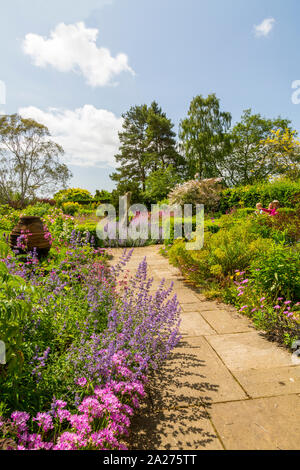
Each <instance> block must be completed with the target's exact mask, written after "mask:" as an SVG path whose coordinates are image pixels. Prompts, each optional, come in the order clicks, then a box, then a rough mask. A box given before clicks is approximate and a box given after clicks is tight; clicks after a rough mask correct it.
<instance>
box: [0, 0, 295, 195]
mask: <svg viewBox="0 0 300 470" xmlns="http://www.w3.org/2000/svg"><path fill="white" fill-rule="evenodd" d="M299 15H300V3H299V2H298V1H297V0H286V1H285V2H283V1H282V0H260V1H259V0H251V2H250V1H247V2H246V1H245V0H151V1H149V0H80V1H79V0H73V1H72V0H59V1H58V0H52V2H44V1H42V0H26V2H25V1H24V0H11V1H10V2H6V3H5V4H2V6H1V17H0V48H1V49H0V50H1V67H0V80H1V81H3V82H5V84H6V89H7V92H6V103H5V104H2V105H1V103H0V108H1V109H2V110H4V111H5V112H6V113H14V112H17V111H18V112H21V113H22V114H23V115H24V116H31V117H34V118H36V119H39V120H40V121H41V122H44V123H45V124H46V125H48V127H49V129H50V131H51V133H52V135H53V136H54V137H55V139H56V140H57V141H59V142H60V143H62V144H63V146H64V147H65V150H66V154H65V157H64V158H65V161H66V162H67V163H68V164H69V165H70V167H71V170H72V172H73V174H74V179H73V180H72V182H71V185H72V186H79V187H84V188H87V189H89V190H91V191H92V192H93V191H95V189H97V188H98V189H111V188H112V187H113V183H112V182H111V181H110V180H109V173H111V172H112V166H113V155H114V154H115V152H116V151H117V148H118V138H117V132H118V130H119V129H120V128H121V124H122V121H121V114H122V113H123V112H126V111H127V110H128V109H129V108H130V106H132V105H135V104H142V103H150V102H151V101H153V100H156V101H158V103H159V104H160V105H161V106H162V108H163V110H164V111H165V112H166V113H167V115H168V116H169V117H170V118H171V119H172V120H173V122H174V123H175V126H176V130H177V127H178V124H179V121H180V119H182V118H183V117H185V115H186V113H187V110H188V107H189V103H190V101H191V99H192V98H193V97H194V96H196V95H197V94H202V95H207V94H209V93H216V94H217V96H218V97H219V98H220V100H221V106H222V108H223V109H224V110H226V111H230V112H231V113H232V116H233V121H234V122H235V121H237V120H238V119H239V118H240V116H241V114H242V112H243V110H244V109H246V108H252V109H253V110H254V111H255V112H260V113H262V114H263V115H265V116H267V117H275V116H278V115H281V116H283V117H288V118H290V119H291V120H292V122H293V125H294V127H295V128H296V129H297V130H298V131H300V105H295V104H293V103H292V100H291V96H292V93H293V90H292V82H293V81H294V80H300V63H299V62H298V56H299V54H298V43H299V36H300V32H299V26H298V18H299ZM264 20H267V21H266V22H265V23H263V21H264ZM62 23H63V25H61V24H62ZM78 23H79V24H80V25H81V26H79V25H78ZM59 25H60V26H59ZM259 25H261V27H260V29H259V30H258V31H260V33H261V34H260V35H258V31H255V28H254V26H259ZM96 36H97V38H96ZM119 54H122V55H119Z"/></svg>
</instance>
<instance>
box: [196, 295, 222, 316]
mask: <svg viewBox="0 0 300 470" xmlns="http://www.w3.org/2000/svg"><path fill="white" fill-rule="evenodd" d="M196 296H197V297H198V300H199V294H196ZM218 308H220V303H219V302H216V301H214V300H212V301H210V302H207V301H202V302H201V301H199V309H200V311H201V312H210V311H213V310H216V309H218Z"/></svg>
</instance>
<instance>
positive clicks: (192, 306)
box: [180, 302, 200, 312]
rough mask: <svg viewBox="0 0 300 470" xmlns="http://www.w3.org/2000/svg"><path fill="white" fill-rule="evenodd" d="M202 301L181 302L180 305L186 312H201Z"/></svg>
mask: <svg viewBox="0 0 300 470" xmlns="http://www.w3.org/2000/svg"><path fill="white" fill-rule="evenodd" d="M199 305H200V302H192V303H187V302H180V306H181V308H182V310H183V311H185V312H199V311H200V308H199Z"/></svg>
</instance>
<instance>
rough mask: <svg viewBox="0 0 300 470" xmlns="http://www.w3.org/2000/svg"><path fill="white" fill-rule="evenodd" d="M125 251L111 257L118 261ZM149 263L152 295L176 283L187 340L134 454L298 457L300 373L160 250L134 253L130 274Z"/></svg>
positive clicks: (139, 432) (141, 427) (138, 420)
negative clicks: (228, 452)
mask: <svg viewBox="0 0 300 470" xmlns="http://www.w3.org/2000/svg"><path fill="white" fill-rule="evenodd" d="M122 251H123V250H120V249H114V250H112V252H113V255H114V261H115V260H116V259H117V258H118V256H119V255H120V254H121V253H122ZM145 256H146V258H147V262H148V266H149V275H151V276H152V277H153V278H154V285H153V290H155V288H157V287H158V285H159V283H160V281H161V280H162V279H163V278H165V279H166V282H167V283H168V284H169V283H170V282H171V281H173V282H174V291H175V292H176V294H177V296H178V300H179V302H180V304H181V307H182V324H181V334H182V336H183V338H182V340H181V342H180V344H179V345H178V347H177V348H176V349H175V350H174V351H173V353H172V354H171V356H170V358H169V360H168V361H167V363H166V364H165V366H164V368H163V369H160V370H159V371H158V372H157V373H156V374H155V375H154V376H153V377H152V379H151V384H150V386H149V390H148V398H147V401H146V402H145V403H144V404H143V406H142V408H141V409H140V411H139V414H138V415H137V416H136V417H135V418H134V420H133V423H132V428H131V430H132V432H131V436H132V437H131V441H132V442H130V444H129V446H130V448H131V449H134V450H176V449H179V450H181V449H183V450H204V449H210V450H211V449H219V450H222V449H234V450H237V449H238V450H244V449H251V450H262V449H284V450H287V449H300V366H299V365H293V362H292V358H291V354H290V353H289V352H288V351H287V350H285V349H284V348H281V347H280V346H278V345H276V344H275V343H271V342H269V341H267V340H266V339H265V338H264V335H263V333H262V332H259V331H257V330H255V329H254V327H253V325H252V323H251V322H250V321H249V320H248V319H247V318H246V317H243V316H241V315H240V314H238V313H237V311H236V310H235V309H234V308H232V307H228V306H226V305H224V304H219V303H217V302H213V301H205V299H204V297H203V295H201V294H200V293H198V292H197V291H196V290H195V289H193V288H191V287H190V286H189V285H188V284H186V283H185V282H184V280H183V278H182V277H181V275H180V273H179V271H178V270H177V269H176V268H174V267H172V266H171V265H169V262H168V260H167V259H166V258H164V257H162V256H161V255H160V254H159V247H157V246H151V247H144V248H136V249H135V250H134V253H133V256H132V259H131V260H130V263H129V265H128V269H129V270H130V271H131V270H133V271H134V270H135V269H136V268H137V266H138V264H139V263H140V262H141V261H142V259H143V258H144V257H145Z"/></svg>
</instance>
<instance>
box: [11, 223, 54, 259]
mask: <svg viewBox="0 0 300 470" xmlns="http://www.w3.org/2000/svg"><path fill="white" fill-rule="evenodd" d="M46 233H47V232H46V231H45V230H44V226H43V222H42V220H41V219H40V217H31V216H29V217H20V220H19V222H18V224H17V225H16V226H15V228H14V229H13V231H12V232H11V234H10V243H9V244H10V247H11V248H12V249H14V250H19V252H23V253H24V252H29V251H33V249H34V248H36V250H37V253H38V255H39V256H46V255H47V254H48V253H49V250H50V247H51V245H50V242H49V240H46V238H45V234H46ZM21 235H25V236H26V239H25V240H24V241H22V244H23V245H25V246H26V248H24V249H23V250H22V249H20V248H18V246H17V245H18V243H17V239H18V238H19V237H20V236H21Z"/></svg>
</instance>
